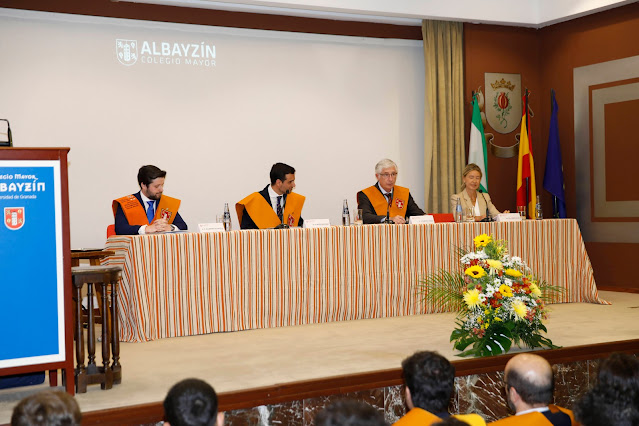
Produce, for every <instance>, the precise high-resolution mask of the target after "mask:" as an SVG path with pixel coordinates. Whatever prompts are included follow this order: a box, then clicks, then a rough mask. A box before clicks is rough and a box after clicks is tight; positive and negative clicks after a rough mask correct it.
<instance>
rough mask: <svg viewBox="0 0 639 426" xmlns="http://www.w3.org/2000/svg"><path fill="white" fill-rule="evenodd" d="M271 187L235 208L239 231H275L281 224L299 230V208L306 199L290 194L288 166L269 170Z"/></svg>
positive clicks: (291, 184) (291, 170)
mask: <svg viewBox="0 0 639 426" xmlns="http://www.w3.org/2000/svg"><path fill="white" fill-rule="evenodd" d="M270 175H271V184H270V185H266V187H265V188H264V189H263V190H261V191H260V192H254V193H252V194H251V195H249V196H248V197H246V198H244V199H243V200H241V201H239V202H238V203H236V204H235V209H236V210H237V220H238V221H239V222H240V228H241V229H268V228H275V227H276V226H277V225H279V224H281V223H283V224H286V225H288V226H302V225H303V224H304V219H302V207H304V201H305V200H306V197H304V196H303V195H299V194H296V193H293V192H292V191H293V189H295V169H294V168H293V167H291V166H289V165H288V164H284V163H275V164H273V167H271V173H270Z"/></svg>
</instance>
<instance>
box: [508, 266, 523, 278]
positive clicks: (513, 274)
mask: <svg viewBox="0 0 639 426" xmlns="http://www.w3.org/2000/svg"><path fill="white" fill-rule="evenodd" d="M504 272H506V275H510V276H511V277H515V278H519V277H521V276H522V275H523V274H522V273H521V272H519V271H518V270H516V269H511V268H508V269H506V270H505V271H504Z"/></svg>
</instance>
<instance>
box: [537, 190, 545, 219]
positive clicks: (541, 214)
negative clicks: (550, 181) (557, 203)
mask: <svg viewBox="0 0 639 426" xmlns="http://www.w3.org/2000/svg"><path fill="white" fill-rule="evenodd" d="M543 218H544V213H543V211H542V210H541V200H540V199H539V195H537V204H535V219H537V220H542V219H543Z"/></svg>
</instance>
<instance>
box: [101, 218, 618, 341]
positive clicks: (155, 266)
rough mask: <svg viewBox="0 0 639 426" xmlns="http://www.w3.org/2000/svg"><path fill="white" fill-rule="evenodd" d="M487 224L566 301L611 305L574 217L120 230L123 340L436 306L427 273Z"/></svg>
mask: <svg viewBox="0 0 639 426" xmlns="http://www.w3.org/2000/svg"><path fill="white" fill-rule="evenodd" d="M482 233H488V234H492V235H493V237H494V238H496V239H502V240H506V241H508V242H509V248H510V254H511V255H513V256H520V257H521V258H522V259H523V260H524V261H526V262H527V263H528V265H529V266H530V267H531V268H532V270H533V271H534V272H535V274H536V275H537V276H538V277H539V278H540V279H542V280H545V281H547V282H548V283H550V284H553V285H556V286H560V287H562V288H565V289H566V290H567V291H566V292H564V293H563V295H561V296H560V297H559V300H557V301H556V302H558V303H562V302H591V303H607V302H605V301H603V300H600V299H599V296H598V294H597V288H596V286H595V280H594V276H593V272H592V266H591V264H590V259H589V258H588V254H587V253H586V249H585V246H584V243H583V239H582V237H581V233H580V231H579V227H578V225H577V221H576V220H574V219H557V220H542V221H534V220H527V221H522V222H505V223H504V222H501V223H499V222H497V223H459V224H458V223H440V224H434V225H365V226H350V227H341V226H333V227H329V228H320V229H289V230H261V231H231V232H226V233H176V234H159V235H142V236H115V237H111V238H109V239H108V241H107V244H106V249H107V250H112V251H114V252H115V255H114V256H110V257H108V258H107V259H105V260H104V261H103V264H107V265H118V266H121V267H122V269H123V272H122V283H121V286H120V289H121V293H120V301H121V306H120V308H121V309H120V311H119V312H120V324H121V328H120V339H121V341H125V342H140V341H149V340H154V339H159V338H164V337H174V336H188V335H196V334H205V333H213V332H218V331H237V330H247V329H254V328H267V327H282V326H289V325H299V324H309V323H321V322H329V321H342V320H353V319H363V318H381V317H391V316H401V315H416V314H424V313H432V312H437V311H438V310H439V309H440V308H438V307H433V306H427V305H426V303H425V302H424V301H423V300H422V297H421V296H420V295H419V294H418V291H417V290H418V289H417V285H418V284H419V281H420V279H422V278H423V277H424V276H425V275H426V274H427V273H429V272H434V271H436V270H437V269H438V268H445V269H447V270H455V269H457V268H460V266H459V259H458V256H457V248H458V247H471V245H472V241H473V238H474V237H475V236H476V235H479V234H482Z"/></svg>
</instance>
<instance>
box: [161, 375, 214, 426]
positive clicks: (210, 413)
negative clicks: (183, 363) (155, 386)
mask: <svg viewBox="0 0 639 426" xmlns="http://www.w3.org/2000/svg"><path fill="white" fill-rule="evenodd" d="M164 418H165V420H166V423H167V424H169V425H171V426H213V425H218V426H220V425H222V424H223V423H224V413H218V412H217V394H216V393H215V390H214V389H213V388H212V387H211V385H209V384H208V383H206V382H205V381H203V380H199V379H185V380H182V381H181V382H178V383H176V384H175V385H173V387H172V388H171V389H170V390H169V393H168V394H167V395H166V398H165V399H164Z"/></svg>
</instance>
